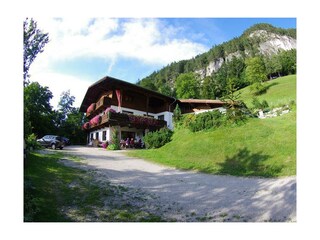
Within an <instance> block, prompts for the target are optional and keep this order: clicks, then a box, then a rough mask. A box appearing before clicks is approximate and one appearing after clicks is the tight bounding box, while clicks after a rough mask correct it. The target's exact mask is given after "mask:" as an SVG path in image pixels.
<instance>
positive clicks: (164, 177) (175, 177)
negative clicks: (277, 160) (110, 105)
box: [63, 146, 296, 222]
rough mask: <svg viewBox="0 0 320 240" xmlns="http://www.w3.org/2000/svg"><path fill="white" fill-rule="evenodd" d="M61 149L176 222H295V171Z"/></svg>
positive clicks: (113, 152)
mask: <svg viewBox="0 0 320 240" xmlns="http://www.w3.org/2000/svg"><path fill="white" fill-rule="evenodd" d="M63 151H64V152H65V153H67V154H71V155H76V156H80V157H82V158H84V159H85V160H84V161H83V163H85V164H82V165H81V166H80V165H79V167H82V168H86V169H90V170H95V172H96V173H97V174H96V176H97V178H99V180H103V179H104V180H108V181H110V182H111V183H113V184H118V185H123V186H126V187H129V188H134V189H137V190H139V191H142V192H143V193H144V194H145V195H148V196H151V197H149V198H148V201H147V202H146V204H149V205H150V206H152V205H154V206H156V205H157V206H161V211H162V214H163V215H165V216H166V217H168V218H171V219H175V220H177V221H240V222H264V221H281V222H283V221H284V222H292V221H293V222H295V221H296V177H294V176H293V177H285V178H278V179H265V178H245V177H233V176H217V175H210V174H203V173H196V172H192V171H181V170H177V169H174V168H170V167H166V166H161V165H157V164H154V163H150V162H148V161H144V160H141V159H137V158H132V157H128V156H126V155H125V153H124V151H106V150H103V149H97V148H90V147H82V146H70V147H67V148H65V149H64V150H63ZM66 164H68V163H66ZM69 164H73V165H74V163H71V162H69Z"/></svg>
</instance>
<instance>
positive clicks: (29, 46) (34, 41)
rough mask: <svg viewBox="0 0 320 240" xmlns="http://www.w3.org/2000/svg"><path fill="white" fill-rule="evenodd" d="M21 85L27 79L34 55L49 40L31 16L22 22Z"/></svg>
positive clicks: (27, 80) (25, 83) (39, 51)
mask: <svg viewBox="0 0 320 240" xmlns="http://www.w3.org/2000/svg"><path fill="white" fill-rule="evenodd" d="M23 30H24V31H23V85H24V86H27V85H28V84H29V83H30V81H29V77H30V76H29V68H30V65H31V64H32V62H33V61H34V60H35V58H36V56H37V55H38V54H39V53H41V52H43V48H44V46H45V45H46V44H47V43H48V42H49V36H48V33H43V32H42V31H41V30H39V29H38V27H37V22H35V21H34V20H33V19H32V18H31V19H28V18H27V19H26V20H25V21H24V22H23Z"/></svg>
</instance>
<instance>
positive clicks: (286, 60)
mask: <svg viewBox="0 0 320 240" xmlns="http://www.w3.org/2000/svg"><path fill="white" fill-rule="evenodd" d="M296 54H297V50H296V49H292V50H289V51H282V52H281V53H280V54H279V58H280V63H281V67H282V68H281V71H282V74H283V75H288V74H295V73H296V71H297V59H296Z"/></svg>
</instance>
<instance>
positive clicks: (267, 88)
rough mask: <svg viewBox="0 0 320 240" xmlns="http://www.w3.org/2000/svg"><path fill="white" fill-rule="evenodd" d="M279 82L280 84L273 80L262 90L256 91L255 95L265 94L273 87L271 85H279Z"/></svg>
mask: <svg viewBox="0 0 320 240" xmlns="http://www.w3.org/2000/svg"><path fill="white" fill-rule="evenodd" d="M278 84H279V83H278V82H273V83H270V84H268V85H266V86H263V88H262V89H261V90H260V91H258V92H256V93H255V95H256V96H259V95H262V94H265V93H267V91H268V90H269V88H271V87H273V86H275V85H278Z"/></svg>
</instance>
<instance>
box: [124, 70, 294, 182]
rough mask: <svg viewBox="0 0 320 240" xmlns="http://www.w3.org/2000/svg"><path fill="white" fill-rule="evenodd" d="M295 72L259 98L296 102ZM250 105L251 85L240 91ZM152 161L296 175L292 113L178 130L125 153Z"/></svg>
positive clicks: (273, 83)
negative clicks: (153, 145) (154, 144)
mask: <svg viewBox="0 0 320 240" xmlns="http://www.w3.org/2000/svg"><path fill="white" fill-rule="evenodd" d="M295 80H296V76H295V75H291V76H286V77H283V78H278V79H276V80H273V81H270V82H268V83H267V84H270V85H271V86H270V87H269V89H268V90H267V92H266V93H265V94H263V95H261V96H259V98H258V99H259V100H263V99H265V100H266V101H268V103H269V106H279V105H282V104H288V103H289V102H290V101H291V100H294V101H295V100H296V94H295V93H296V90H295V86H296V81H295ZM241 91H242V92H243V94H242V99H243V100H244V101H245V102H246V104H247V105H248V106H249V107H250V104H251V101H252V94H250V92H249V88H245V89H243V90H241ZM128 154H129V155H131V156H134V157H141V158H144V159H148V160H150V161H153V162H157V163H161V164H165V165H169V166H173V167H177V168H181V169H188V170H196V171H201V172H206V173H212V174H229V175H235V176H261V177H280V176H290V175H295V174H296V111H295V109H294V110H293V111H292V112H290V113H288V114H286V115H283V116H279V117H276V118H269V119H255V118H251V119H249V120H248V122H247V123H246V124H244V125H242V126H236V127H221V128H218V129H215V130H210V131H202V132H196V133H192V132H191V131H189V130H188V129H176V130H175V132H174V135H173V139H172V141H171V142H170V143H168V144H166V145H165V146H163V147H162V148H159V149H150V150H137V151H133V152H129V153H128Z"/></svg>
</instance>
